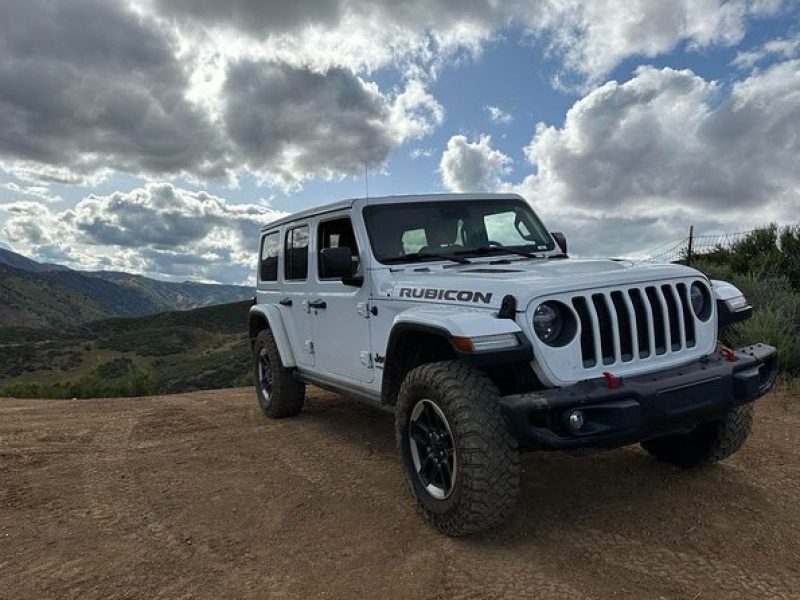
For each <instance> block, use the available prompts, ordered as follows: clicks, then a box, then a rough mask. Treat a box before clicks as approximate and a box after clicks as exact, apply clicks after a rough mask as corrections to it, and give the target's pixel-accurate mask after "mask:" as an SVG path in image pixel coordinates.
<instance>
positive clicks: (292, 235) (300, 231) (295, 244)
mask: <svg viewBox="0 0 800 600" xmlns="http://www.w3.org/2000/svg"><path fill="white" fill-rule="evenodd" d="M310 232H311V226H310V224H309V223H292V224H291V225H287V227H286V229H285V230H284V235H283V273H282V278H283V285H282V286H281V294H280V298H279V299H278V306H279V307H280V311H281V316H282V317H283V322H284V323H285V324H286V329H287V335H288V336H289V340H290V343H291V345H292V352H293V353H294V356H295V359H296V360H297V364H298V365H301V366H302V365H306V366H313V365H314V342H313V339H314V332H313V323H312V320H311V313H310V311H309V308H308V301H309V287H308V286H309V272H308V263H309V260H308V258H309V254H310V243H311V237H310Z"/></svg>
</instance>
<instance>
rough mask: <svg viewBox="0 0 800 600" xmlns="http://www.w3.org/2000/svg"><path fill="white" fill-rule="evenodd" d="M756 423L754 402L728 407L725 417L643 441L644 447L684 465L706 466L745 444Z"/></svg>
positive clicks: (736, 450)
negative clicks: (690, 428) (689, 429)
mask: <svg viewBox="0 0 800 600" xmlns="http://www.w3.org/2000/svg"><path fill="white" fill-rule="evenodd" d="M752 425H753V405H752V404H744V405H742V406H737V407H736V408H732V409H731V410H729V411H728V413H727V414H726V415H725V417H724V418H722V419H719V420H716V421H710V422H708V423H701V424H700V425H698V426H697V427H695V428H694V429H692V430H691V431H689V432H688V433H681V434H676V435H668V436H665V437H661V438H656V439H654V440H648V441H646V442H642V448H644V449H645V450H646V451H647V452H649V453H650V454H651V455H653V456H654V457H655V458H657V459H659V460H663V461H665V462H668V463H672V464H673V465H677V466H679V467H682V468H684V469H692V468H696V467H703V466H705V465H709V464H712V463H715V462H717V461H720V460H723V459H725V458H728V457H729V456H731V455H732V454H734V453H736V452H738V451H739V449H741V447H742V446H743V445H744V443H745V441H746V440H747V437H748V436H749V435H750V431H751V429H752Z"/></svg>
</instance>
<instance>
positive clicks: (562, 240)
mask: <svg viewBox="0 0 800 600" xmlns="http://www.w3.org/2000/svg"><path fill="white" fill-rule="evenodd" d="M550 235H552V236H553V239H554V240H555V241H556V244H558V247H559V248H561V251H562V252H563V253H564V254H566V253H567V238H566V236H565V235H564V234H563V233H562V232H561V231H551V232H550Z"/></svg>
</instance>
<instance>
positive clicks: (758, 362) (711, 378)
mask: <svg viewBox="0 0 800 600" xmlns="http://www.w3.org/2000/svg"><path fill="white" fill-rule="evenodd" d="M776 372H777V361H776V350H775V348H773V347H772V346H767V345H765V344H756V345H754V346H748V347H745V348H741V349H739V350H737V351H735V352H731V351H722V352H718V353H714V354H710V355H708V356H705V357H703V358H701V359H699V360H697V361H695V362H693V363H690V364H688V365H684V366H682V367H678V368H673V369H667V370H664V371H658V372H655V373H647V374H645V375H637V376H635V377H625V378H620V379H619V380H618V381H616V382H614V381H612V382H611V384H609V382H608V381H607V380H605V379H592V380H587V381H582V382H579V383H576V384H575V385H571V386H569V387H563V388H555V389H549V390H543V391H538V392H529V393H525V394H514V395H509V396H503V398H502V399H501V408H502V411H503V415H504V417H505V419H506V424H507V426H508V429H509V431H510V432H511V433H512V435H514V437H516V438H517V440H518V441H519V443H520V445H521V446H522V447H523V448H528V449H553V450H567V449H575V448H615V447H619V446H625V445H627V444H632V443H636V442H641V441H644V440H647V439H651V438H654V437H660V436H663V435H668V434H671V433H677V432H682V431H688V430H689V429H691V428H692V427H694V426H695V425H698V424H699V423H703V422H705V421H710V420H713V419H715V418H718V417H720V416H722V415H724V414H725V412H726V411H728V410H729V409H731V408H733V407H734V406H739V405H741V404H746V403H748V402H752V401H754V400H756V399H757V398H759V397H761V396H763V395H764V394H766V393H767V392H768V391H769V389H770V388H771V387H772V384H773V383H774V382H775V375H776ZM614 383H618V387H616V388H614ZM612 388H613V389H612ZM574 410H580V411H581V413H582V415H581V416H582V417H583V425H582V426H581V427H580V429H579V430H577V431H574V430H573V429H571V428H570V425H569V422H568V415H569V414H570V413H571V412H572V411H574Z"/></svg>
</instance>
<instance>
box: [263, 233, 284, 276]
mask: <svg viewBox="0 0 800 600" xmlns="http://www.w3.org/2000/svg"><path fill="white" fill-rule="evenodd" d="M280 249H281V234H280V232H278V231H274V232H272V233H268V234H267V235H265V236H264V239H263V240H262V241H261V281H278V254H279V253H280Z"/></svg>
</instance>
